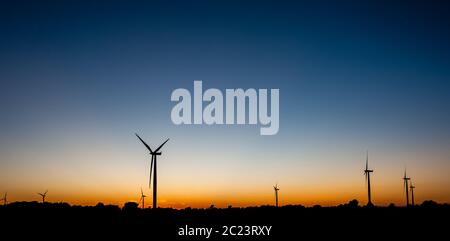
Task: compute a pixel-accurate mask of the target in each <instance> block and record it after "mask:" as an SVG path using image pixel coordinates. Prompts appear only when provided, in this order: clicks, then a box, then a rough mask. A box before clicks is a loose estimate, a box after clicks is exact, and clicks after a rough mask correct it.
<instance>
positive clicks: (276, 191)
mask: <svg viewBox="0 0 450 241" xmlns="http://www.w3.org/2000/svg"><path fill="white" fill-rule="evenodd" d="M273 190H275V207H278V190H280V189H279V188H278V184H276V185H275V186H273Z"/></svg>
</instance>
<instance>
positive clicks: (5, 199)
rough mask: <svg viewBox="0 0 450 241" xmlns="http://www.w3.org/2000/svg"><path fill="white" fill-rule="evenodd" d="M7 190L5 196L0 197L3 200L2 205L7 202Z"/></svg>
mask: <svg viewBox="0 0 450 241" xmlns="http://www.w3.org/2000/svg"><path fill="white" fill-rule="evenodd" d="M7 197H8V192H5V196H3V198H2V199H0V200H1V201H3V205H6V204H7V203H8V199H7Z"/></svg>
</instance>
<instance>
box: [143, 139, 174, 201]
mask: <svg viewBox="0 0 450 241" xmlns="http://www.w3.org/2000/svg"><path fill="white" fill-rule="evenodd" d="M135 134H136V136H137V138H139V140H140V141H141V142H142V144H144V146H145V147H147V149H148V150H149V151H150V155H152V161H151V163H150V180H149V183H148V187H149V188H151V183H152V173H153V172H154V173H153V208H157V207H158V206H157V205H156V187H157V185H156V181H157V179H156V157H157V156H160V155H161V152H159V150H161V148H162V147H163V146H164V144H166V142H167V141H169V139H167V140H166V141H165V142H163V144H161V145H160V146H159V147H158V148H156V150H155V151H152V149H151V148H150V146H149V145H147V143H145V141H144V140H142V138H141V137H140V136H139V135H138V134H137V133H135Z"/></svg>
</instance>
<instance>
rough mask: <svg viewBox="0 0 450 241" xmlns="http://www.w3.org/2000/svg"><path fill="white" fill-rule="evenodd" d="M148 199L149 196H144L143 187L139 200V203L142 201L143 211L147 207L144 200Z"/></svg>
mask: <svg viewBox="0 0 450 241" xmlns="http://www.w3.org/2000/svg"><path fill="white" fill-rule="evenodd" d="M146 197H147V196H145V195H144V192H143V191H142V187H141V199H140V200H139V202H140V201H142V209H144V208H145V205H144V199H145V198H146Z"/></svg>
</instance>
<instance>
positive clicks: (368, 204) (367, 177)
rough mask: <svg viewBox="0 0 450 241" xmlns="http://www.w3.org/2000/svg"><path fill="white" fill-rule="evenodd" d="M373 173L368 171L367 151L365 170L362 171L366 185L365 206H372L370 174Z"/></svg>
mask: <svg viewBox="0 0 450 241" xmlns="http://www.w3.org/2000/svg"><path fill="white" fill-rule="evenodd" d="M371 172H373V170H370V169H369V151H367V154H366V169H364V176H366V183H367V200H368V202H367V206H373V204H372V193H371V190H370V173H371Z"/></svg>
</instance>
